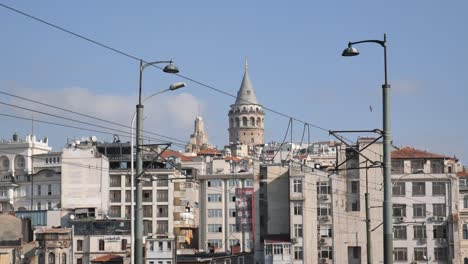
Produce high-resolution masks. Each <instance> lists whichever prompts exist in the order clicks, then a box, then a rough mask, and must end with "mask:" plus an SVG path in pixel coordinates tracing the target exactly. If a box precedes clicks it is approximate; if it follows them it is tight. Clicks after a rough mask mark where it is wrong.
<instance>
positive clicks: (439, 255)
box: [434, 247, 447, 261]
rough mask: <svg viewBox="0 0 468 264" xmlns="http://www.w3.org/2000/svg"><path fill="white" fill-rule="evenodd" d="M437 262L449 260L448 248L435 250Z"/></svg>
mask: <svg viewBox="0 0 468 264" xmlns="http://www.w3.org/2000/svg"><path fill="white" fill-rule="evenodd" d="M434 258H435V260H444V261H445V260H447V249H446V248H442V247H440V248H434Z"/></svg>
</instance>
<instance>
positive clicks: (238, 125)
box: [236, 117, 240, 127]
mask: <svg viewBox="0 0 468 264" xmlns="http://www.w3.org/2000/svg"><path fill="white" fill-rule="evenodd" d="M236 127H240V119H239V118H238V117H236Z"/></svg>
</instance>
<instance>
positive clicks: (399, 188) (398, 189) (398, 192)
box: [392, 182, 406, 196]
mask: <svg viewBox="0 0 468 264" xmlns="http://www.w3.org/2000/svg"><path fill="white" fill-rule="evenodd" d="M405 184H406V183H404V182H396V183H394V184H393V187H392V193H393V195H394V196H405V194H406V190H405Z"/></svg>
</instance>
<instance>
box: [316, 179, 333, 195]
mask: <svg viewBox="0 0 468 264" xmlns="http://www.w3.org/2000/svg"><path fill="white" fill-rule="evenodd" d="M317 194H331V186H330V183H329V182H328V181H325V182H318V183H317Z"/></svg>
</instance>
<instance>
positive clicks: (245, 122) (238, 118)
mask: <svg viewBox="0 0 468 264" xmlns="http://www.w3.org/2000/svg"><path fill="white" fill-rule="evenodd" d="M228 116H229V141H230V142H232V143H237V142H239V143H242V144H245V145H249V146H254V145H259V144H263V143H264V133H263V132H264V126H263V125H264V124H263V123H264V116H265V113H264V112H263V109H262V105H260V104H258V102H257V97H256V96H255V91H254V89H253V86H252V83H251V82H250V77H249V72H248V69H247V60H246V61H245V71H244V78H242V83H241V86H240V89H239V91H238V92H237V98H236V102H235V103H234V104H233V105H231V110H230V111H229V115H228Z"/></svg>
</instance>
